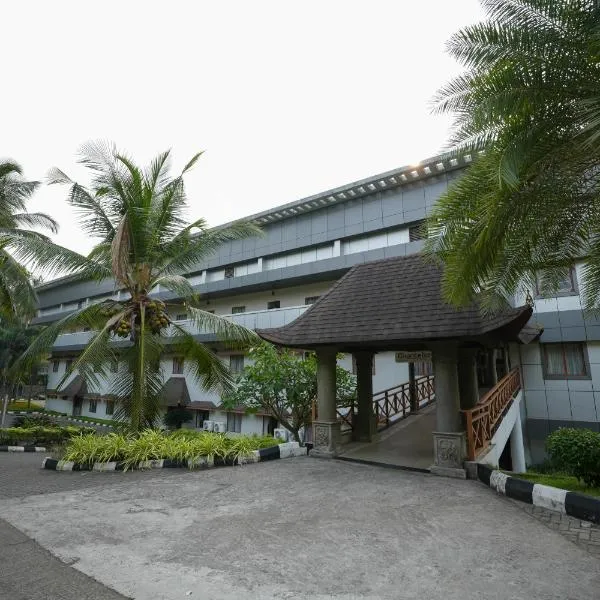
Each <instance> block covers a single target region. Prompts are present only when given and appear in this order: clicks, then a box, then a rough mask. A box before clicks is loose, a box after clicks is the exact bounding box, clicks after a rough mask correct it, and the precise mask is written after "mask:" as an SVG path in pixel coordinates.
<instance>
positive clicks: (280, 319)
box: [54, 305, 308, 348]
mask: <svg viewBox="0 0 600 600" xmlns="http://www.w3.org/2000/svg"><path fill="white" fill-rule="evenodd" d="M307 308H308V306H305V305H302V306H289V307H287V308H273V309H271V310H255V311H251V312H244V313H237V314H235V315H220V316H222V317H224V318H226V319H229V320H230V321H232V322H233V323H236V324H237V325H242V326H243V327H246V328H248V329H273V328H275V327H281V326H283V325H287V324H288V323H291V322H292V321H294V320H295V319H297V318H298V317H299V316H300V315H301V314H302V313H303V312H304V311H305V310H306V309H307ZM177 324H178V325H180V326H181V327H183V328H184V329H185V330H186V331H188V332H189V333H192V334H194V335H210V334H211V333H214V332H213V331H209V330H207V329H204V330H200V329H199V328H198V327H196V326H195V325H194V324H193V323H192V322H191V321H189V320H188V321H178V322H177ZM92 335H93V332H92V331H78V332H76V333H64V334H63V335H59V336H58V338H57V339H56V342H54V347H55V348H65V347H77V346H85V345H86V344H87V343H88V342H89V341H90V339H91V337H92Z"/></svg>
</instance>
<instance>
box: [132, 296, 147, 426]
mask: <svg viewBox="0 0 600 600" xmlns="http://www.w3.org/2000/svg"><path fill="white" fill-rule="evenodd" d="M145 321H146V311H145V308H144V305H143V304H142V303H140V331H139V335H136V336H135V341H134V344H135V346H136V347H137V352H136V365H135V372H134V373H133V391H132V394H131V407H130V410H131V414H130V416H129V418H130V422H131V429H132V430H133V431H135V432H137V431H139V430H140V425H141V423H142V411H143V407H144V394H145V391H146V369H145V360H146V356H145V350H146V344H145V337H144V336H145V335H146V331H145V329H146V327H145V325H146V323H145ZM133 327H135V324H133V325H132V328H133Z"/></svg>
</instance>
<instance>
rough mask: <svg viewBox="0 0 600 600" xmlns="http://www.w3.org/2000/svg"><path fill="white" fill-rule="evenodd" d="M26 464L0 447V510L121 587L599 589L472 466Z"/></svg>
mask: <svg viewBox="0 0 600 600" xmlns="http://www.w3.org/2000/svg"><path fill="white" fill-rule="evenodd" d="M38 465H39V456H38V457H34V456H32V455H29V456H25V455H16V456H9V455H5V456H0V474H1V476H2V479H0V496H4V499H3V500H2V502H0V517H4V518H5V519H7V520H8V521H10V523H12V524H13V525H16V526H18V527H19V529H21V530H23V531H24V532H25V533H27V534H28V535H30V536H32V537H34V538H35V539H36V541H38V542H39V543H40V544H41V545H42V546H43V547H45V548H47V549H49V550H50V551H51V552H52V553H53V554H55V555H56V556H58V557H59V558H61V559H62V560H65V561H67V562H68V563H74V566H75V567H76V568H77V569H79V570H80V571H82V572H83V573H85V574H87V575H89V576H92V577H94V578H95V579H97V580H98V581H101V582H102V583H104V584H107V585H110V586H111V587H112V588H114V589H115V590H117V591H118V592H120V593H121V594H123V595H124V596H130V597H134V598H136V599H137V600H144V599H148V600H150V599H151V600H161V599H166V600H174V599H179V598H188V597H192V598H202V599H216V600H226V599H239V598H244V599H246V598H247V599H253V598H259V599H265V600H275V599H278V600H283V599H286V600H293V599H300V598H311V599H315V600H325V599H331V598H335V599H336V600H350V599H358V598H361V599H362V598H366V599H369V600H374V599H376V598H377V599H379V598H381V599H394V600H397V599H402V598H411V599H412V598H426V599H427V600H437V599H440V600H441V599H442V598H443V599H444V600H459V599H460V600H464V599H465V598H478V599H481V600H487V599H490V600H491V599H494V600H499V599H505V598H506V599H510V600H517V599H523V600H525V599H526V600H538V599H544V600H552V599H556V600H567V599H572V600H575V599H577V600H579V599H581V598H595V597H597V594H598V589H600V563H599V561H598V560H597V558H594V557H593V556H591V555H590V554H588V553H587V552H585V551H584V550H583V549H582V548H580V547H578V546H576V545H575V544H572V543H571V542H569V541H568V540H567V539H565V538H563V537H562V536H561V535H559V533H557V532H556V531H552V530H550V529H549V528H548V527H546V526H544V525H543V524H542V523H540V522H539V521H537V520H535V519H534V518H532V517H531V516H530V515H528V514H527V513H526V512H525V511H523V510H520V509H519V508H517V507H516V506H515V505H514V504H513V503H512V502H511V501H509V500H507V499H506V498H504V497H500V496H497V495H495V494H494V493H492V492H491V491H490V489H489V488H487V487H485V486H483V485H481V484H478V483H475V482H469V481H459V480H450V479H442V478H437V477H434V476H431V475H426V474H414V473H406V472H401V471H394V470H388V469H382V468H377V467H367V466H363V465H357V464H351V463H341V462H336V461H323V460H317V459H311V458H295V459H287V460H281V461H276V462H274V463H270V464H269V463H267V464H257V465H248V466H245V467H236V468H226V469H215V470H211V471H203V472H187V471H182V470H162V471H155V472H147V473H55V472H41V471H40V470H39V468H38ZM17 566H18V565H17ZM28 568H29V569H31V570H33V566H32V565H28ZM65 569H68V568H67V567H65ZM17 597H18V596H17ZM24 597H28V596H24ZM32 597H33V596H32ZM56 597H58V598H60V597H61V596H56ZM64 597H66V598H69V597H70V596H66V595H65V596H64ZM82 597H84V598H85V596H82ZM97 597H99V598H102V596H97ZM36 600H37V598H36Z"/></svg>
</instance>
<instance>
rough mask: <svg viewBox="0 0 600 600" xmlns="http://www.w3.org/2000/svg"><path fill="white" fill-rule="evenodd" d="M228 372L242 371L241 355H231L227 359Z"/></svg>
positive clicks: (242, 357)
mask: <svg viewBox="0 0 600 600" xmlns="http://www.w3.org/2000/svg"><path fill="white" fill-rule="evenodd" d="M229 370H230V371H231V372H232V373H241V372H242V371H243V370H244V355H243V354H232V355H231V356H230V357H229Z"/></svg>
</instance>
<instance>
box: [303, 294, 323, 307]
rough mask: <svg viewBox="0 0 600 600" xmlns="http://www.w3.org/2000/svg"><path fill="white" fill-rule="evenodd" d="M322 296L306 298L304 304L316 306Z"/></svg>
mask: <svg viewBox="0 0 600 600" xmlns="http://www.w3.org/2000/svg"><path fill="white" fill-rule="evenodd" d="M320 297H321V296H306V298H304V304H306V305H308V304H314V303H315V302H316V301H317V300H318V299H319V298H320Z"/></svg>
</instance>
